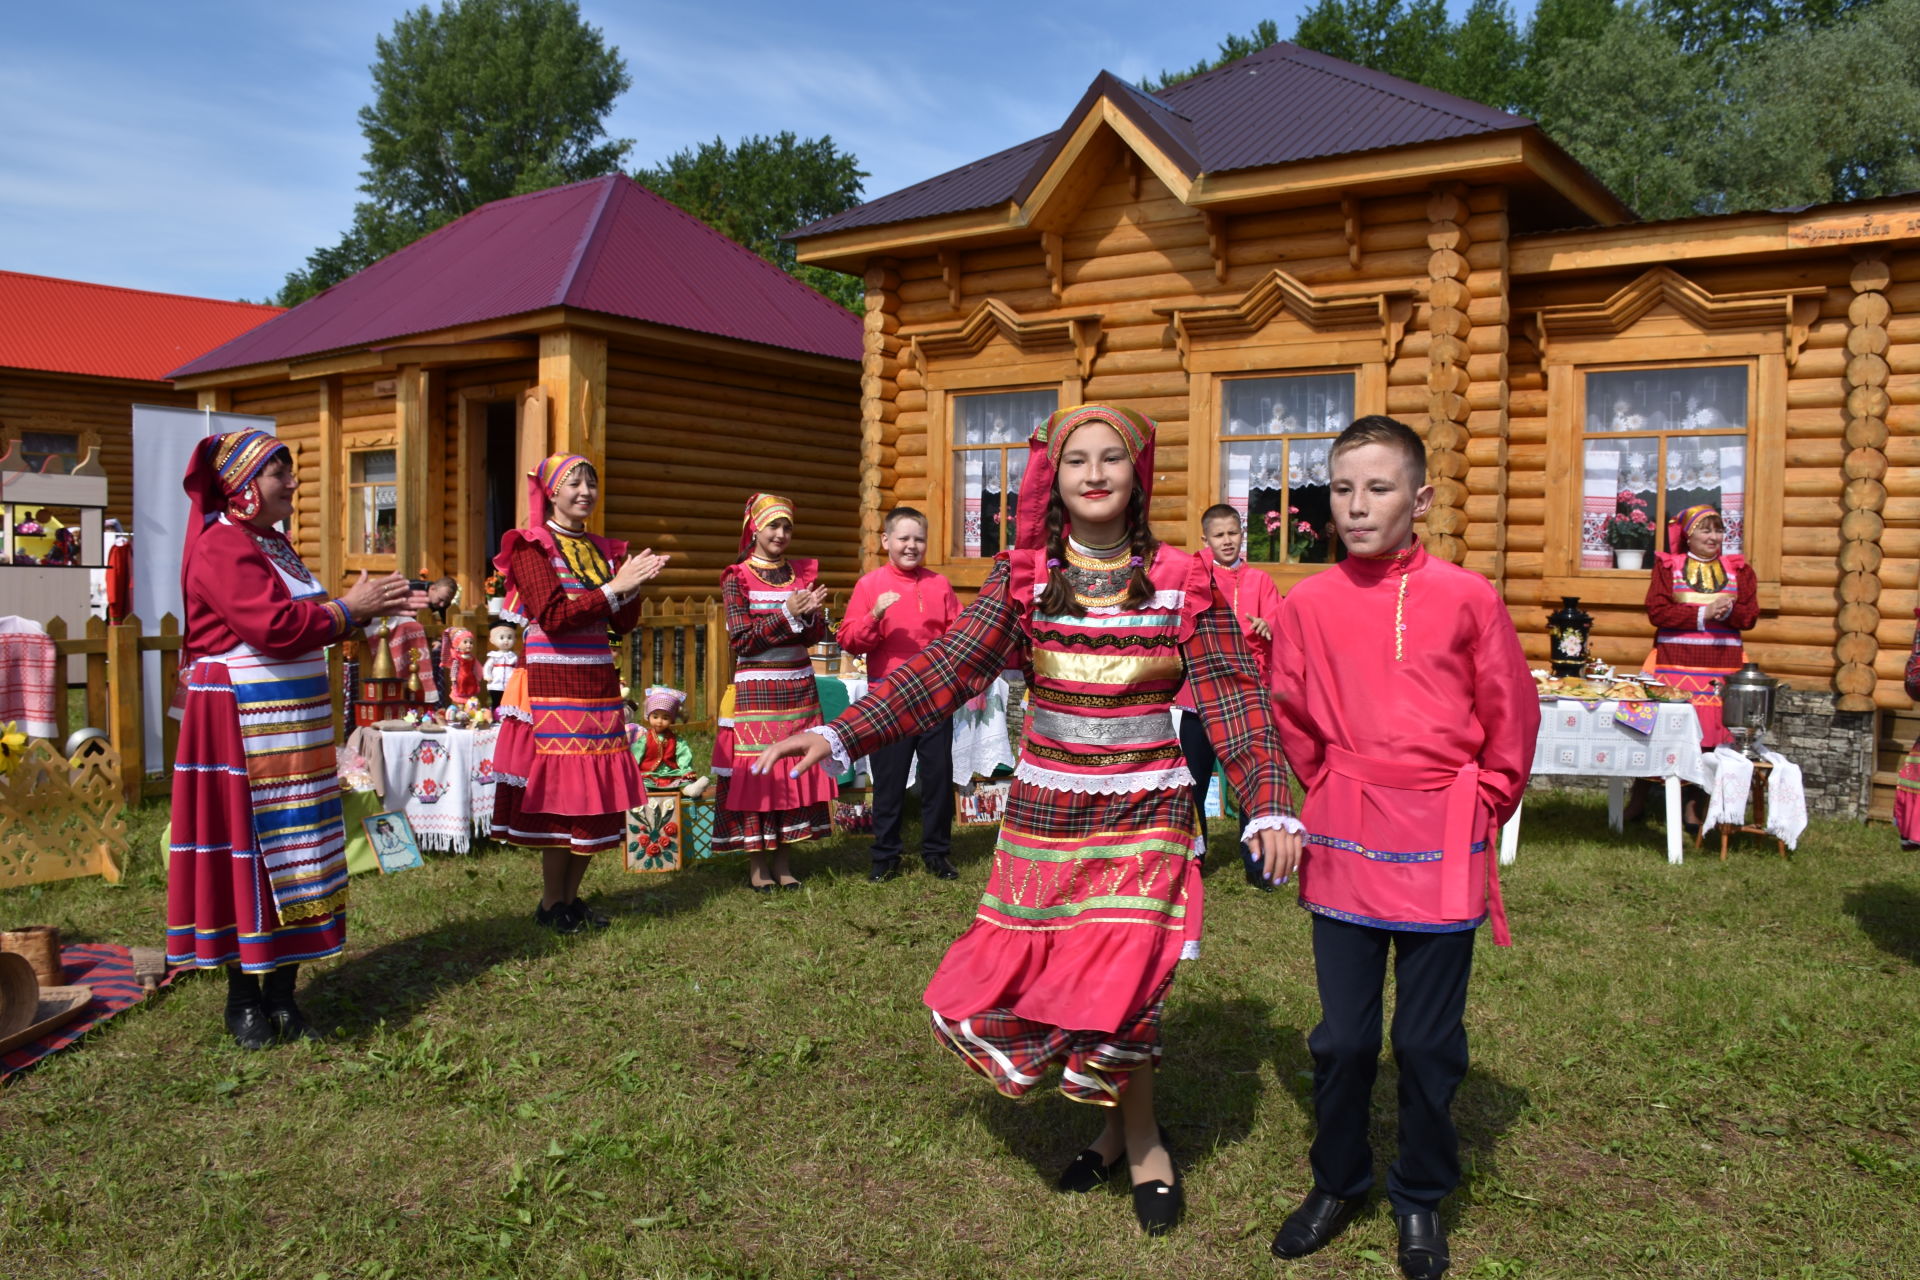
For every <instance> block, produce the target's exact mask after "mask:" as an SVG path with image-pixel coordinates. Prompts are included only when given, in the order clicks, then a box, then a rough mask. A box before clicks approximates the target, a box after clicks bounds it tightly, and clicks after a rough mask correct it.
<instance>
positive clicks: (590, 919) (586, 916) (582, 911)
mask: <svg viewBox="0 0 1920 1280" xmlns="http://www.w3.org/2000/svg"><path fill="white" fill-rule="evenodd" d="M567 906H568V907H569V908H571V909H572V911H573V914H574V915H575V916H576V917H578V918H579V921H580V925H581V927H582V928H585V929H611V928H612V927H613V921H611V920H609V919H607V917H606V915H605V914H603V913H602V912H599V911H596V910H594V909H593V908H592V907H590V906H588V905H587V900H586V899H585V898H575V899H574V900H573V901H572V902H569V903H568V904H567Z"/></svg>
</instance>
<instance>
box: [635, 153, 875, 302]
mask: <svg viewBox="0 0 1920 1280" xmlns="http://www.w3.org/2000/svg"><path fill="white" fill-rule="evenodd" d="M633 176H634V180H635V181H637V182H639V183H640V184H641V185H642V186H645V187H647V188H648V189H649V190H651V191H653V192H655V193H656V194H658V195H660V196H663V197H665V198H666V199H668V200H671V201H673V203H675V204H677V205H679V206H680V207H681V208H682V209H685V210H686V211H687V212H688V213H690V214H692V215H693V216H694V217H696V218H698V219H700V221H702V222H704V223H706V224H707V225H708V226H710V227H712V228H714V229H715V230H716V231H718V232H720V233H721V234H722V235H724V236H726V237H727V238H728V239H731V240H733V241H735V242H737V243H739V244H742V245H745V246H746V247H747V248H749V249H751V250H753V251H754V252H755V253H757V254H759V255H760V256H761V257H763V258H765V259H766V260H767V261H769V262H771V263H773V264H774V265H775V266H777V267H779V268H780V269H781V270H783V271H786V272H788V273H789V274H791V275H793V276H794V277H796V278H797V279H799V280H800V281H802V282H803V283H805V284H807V285H810V286H811V287H813V288H814V289H817V290H819V291H820V292H821V293H823V294H825V295H826V296H827V297H829V298H831V299H833V300H834V301H835V302H837V303H839V304H840V305H841V306H843V307H846V308H847V309H848V310H850V311H855V312H859V311H862V310H864V309H865V286H864V285H863V284H862V282H861V281H859V280H857V279H855V278H854V277H852V276H849V275H845V274H843V273H841V272H838V271H829V270H826V269H825V268H822V267H814V266H807V265H803V264H801V263H800V262H798V261H797V260H796V259H795V256H794V248H793V244H792V243H791V242H790V241H788V240H785V239H783V238H782V237H784V236H785V235H786V234H787V233H788V232H790V231H795V230H798V229H799V228H801V227H804V226H806V225H807V224H808V223H811V222H817V221H819V220H820V219H821V218H825V217H830V216H832V215H833V214H836V213H843V212H845V211H846V210H848V209H851V208H853V206H854V205H856V204H859V203H860V192H861V179H863V178H865V177H866V176H867V174H866V172H865V171H864V170H862V169H861V168H860V162H859V161H858V160H857V159H855V158H854V157H853V156H852V155H850V154H849V153H847V152H844V151H841V150H839V149H838V148H836V147H835V146H834V142H833V139H832V138H831V137H827V136H822V137H819V138H799V137H796V136H795V135H794V134H792V133H780V134H776V135H774V136H773V137H771V138H769V137H764V136H762V135H760V134H755V135H753V136H752V137H750V138H742V139H741V140H740V143H739V145H738V146H735V147H728V146H727V144H726V143H725V142H723V141H721V140H720V139H719V138H715V139H714V140H713V141H712V142H703V143H701V144H700V145H699V146H697V147H691V148H686V149H683V150H680V151H677V152H675V153H674V154H673V155H671V156H669V157H667V159H666V161H665V162H664V163H662V164H659V165H656V166H655V167H653V168H651V169H641V170H639V171H638V172H636V173H635V174H634V175H633Z"/></svg>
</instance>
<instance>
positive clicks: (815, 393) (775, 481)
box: [172, 176, 861, 609]
mask: <svg viewBox="0 0 1920 1280" xmlns="http://www.w3.org/2000/svg"><path fill="white" fill-rule="evenodd" d="M860 355H861V330H860V321H859V319H858V318H857V317H855V316H854V315H852V314H851V313H849V312H848V311H847V310H845V309H844V308H842V307H840V306H837V305H835V304H834V303H832V302H830V301H828V300H827V299H826V298H824V297H822V296H821V295H820V294H818V293H816V292H814V291H813V290H811V289H809V288H807V287H806V286H805V285H802V284H801V283H799V282H798V281H797V280H795V279H794V278H793V277H792V276H790V275H788V274H787V273H786V272H784V271H781V270H780V269H779V268H777V267H775V266H773V265H772V264H770V263H768V262H766V261H764V260H762V259H761V258H759V257H757V256H756V255H754V254H753V253H751V252H749V251H748V250H746V249H744V248H742V247H740V246H739V245H737V244H735V243H734V242H733V241H731V240H728V239H727V238H726V237H724V236H722V235H721V234H720V233H718V232H716V231H714V230H713V229H712V228H710V227H708V226H707V225H706V224H704V223H702V222H700V221H699V220H697V219H695V218H693V217H692V216H691V215H689V214H686V213H684V212H682V211H681V210H680V209H678V208H676V207H675V206H673V205H672V204H669V203H668V202H667V201H665V200H663V199H661V198H660V197H658V196H656V195H654V194H653V193H652V192H650V191H648V190H646V189H645V188H644V187H641V186H640V185H639V184H637V183H635V182H633V181H632V180H631V179H628V178H625V177H620V176H612V177H604V178H596V179H591V180H588V181H585V182H578V183H573V184H570V185H567V186H563V187H555V188H552V189H550V190H546V191H538V192H533V193H531V194H528V195H522V196H515V197H512V198H510V199H505V200H499V201H495V202H493V203H491V204H488V205H484V206H482V207H481V208H479V209H476V210H474V211H473V212H472V213H469V214H467V215H466V216H464V217H462V218H460V219H459V220H457V221H455V222H452V223H450V224H448V225H447V226H445V227H442V228H441V229H440V230H438V231H435V232H433V233H432V234H430V235H427V236H425V237H423V238H422V239H420V240H419V241H416V242H415V243H414V244H412V245H410V246H408V247H407V248H405V249H402V250H400V251H399V252H398V253H395V254H393V255H391V256H390V257H387V258H384V259H382V260H381V261H379V262H377V263H375V264H373V265H372V266H370V267H367V268H366V269H365V270H363V271H360V272H359V273H357V274H356V275H354V276H351V277H349V278H348V279H346V280H344V281H342V282H341V283H339V284H337V285H334V286H333V287H332V288H330V289H328V290H326V291H325V292H323V293H321V294H318V295H316V296H315V297H313V298H310V299H309V300H307V301H306V302H304V303H302V304H301V305H299V306H298V307H295V308H293V309H292V310H291V311H288V312H286V313H285V314H284V315H281V316H278V317H276V318H275V319H273V320H271V321H269V322H268V323H266V324H264V325H261V326H260V327H259V328H257V329H254V330H253V331H251V332H249V333H247V334H245V335H242V336H241V337H239V338H236V339H235V340H234V341H232V342H229V343H226V344H225V345H223V346H221V347H219V348H217V349H215V350H212V351H209V352H207V353H206V354H205V355H203V356H201V357H200V358H198V359H195V360H193V361H191V362H188V363H185V364H183V365H181V366H180V367H178V368H176V369H175V370H174V371H173V375H172V376H173V378H174V383H175V385H176V386H177V387H179V388H180V389H181V390H182V391H184V392H187V393H189V394H190V395H193V396H195V397H197V403H198V404H199V405H201V406H202V407H205V408H213V409H219V410H224V411H231V412H235V413H249V414H260V415H265V416H268V417H272V418H273V419H275V420H276V422H277V423H278V428H277V430H278V434H279V435H280V437H281V438H282V439H284V440H285V441H287V443H288V445H289V446H290V447H291V448H292V450H293V452H294V455H295V460H296V464H297V466H298V468H299V475H300V489H299V491H298V493H297V495H296V511H295V516H294V528H293V529H292V530H291V536H292V537H293V539H294V541H295V543H296V545H297V546H298V547H299V550H300V553H301V555H302V556H303V557H304V558H305V559H306V560H307V562H308V563H309V564H311V565H313V566H315V568H316V569H317V571H318V572H319V573H320V574H321V575H322V579H323V581H326V582H328V583H336V584H337V583H339V582H341V581H342V580H343V579H345V578H346V577H348V576H349V575H351V574H353V573H355V572H357V571H358V570H361V569H366V570H370V571H389V570H394V569H399V570H401V571H403V572H406V573H408V574H415V573H418V574H420V575H422V576H425V577H428V578H437V577H440V576H442V575H450V576H452V577H454V578H455V579H456V580H457V581H458V582H459V584H460V589H461V598H462V600H463V601H465V602H466V603H465V605H464V606H463V607H464V608H467V609H475V608H478V607H479V604H480V602H481V601H482V599H483V596H484V581H485V578H486V576H487V575H488V574H489V573H491V572H492V570H491V568H490V566H489V564H488V562H489V560H490V559H491V557H492V556H493V555H494V553H495V552H496V551H497V550H498V549H499V546H500V539H501V535H502V534H503V533H504V532H505V531H506V530H507V529H508V528H511V527H513V526H514V525H516V524H518V523H520V522H521V521H522V520H523V519H524V518H525V510H526V495H525V485H524V480H523V479H522V477H523V476H524V475H525V474H526V473H527V472H529V471H530V470H531V469H532V468H533V466H534V465H535V464H537V463H538V462H539V460H540V459H541V458H543V457H545V456H546V455H547V454H548V453H551V452H555V451H567V452H572V453H578V454H581V455H583V456H585V457H587V458H589V459H591V460H592V461H593V462H594V464H595V465H596V467H597V468H598V470H599V471H600V475H601V480H602V490H601V491H602V498H601V504H600V507H599V509H598V510H597V511H596V512H595V513H594V521H593V523H594V528H595V531H596V532H601V533H605V534H607V535H609V536H612V537H617V538H624V539H626V540H628V541H629V542H631V543H632V544H633V545H634V547H635V548H636V549H637V548H640V547H651V548H653V549H654V550H656V551H661V552H665V553H668V554H670V555H671V556H672V557H673V559H672V562H671V564H670V565H669V567H668V568H667V570H666V571H665V573H664V574H663V575H662V577H661V579H660V580H659V581H660V582H661V583H662V585H663V586H664V587H665V588H666V589H668V590H669V591H674V592H688V591H691V592H698V593H701V594H706V593H709V592H713V591H714V590H715V588H716V584H717V579H718V576H719V572H720V569H721V567H722V566H723V565H725V564H727V563H729V562H730V561H732V560H733V558H734V556H735V554H736V552H737V549H738V542H739V535H740V522H741V515H742V510H743V507H744V504H745V500H746V498H747V496H748V494H750V493H751V492H753V491H754V490H756V489H770V490H773V491H776V492H780V493H784V494H787V495H788V496H790V497H792V498H793V499H794V502H795V504H796V510H797V515H798V518H799V526H800V527H799V530H798V532H797V535H796V539H795V543H794V550H795V553H796V554H799V555H817V556H818V557H819V559H820V561H821V569H822V573H823V576H824V578H825V580H826V581H827V582H829V583H830V584H832V585H834V586H836V587H848V586H851V585H852V583H853V580H854V578H855V577H856V576H857V575H858V571H859V520H860V511H859V492H858V477H859V441H860V427H859V421H860V419H859V394H860V390H859V386H860V365H859V360H860Z"/></svg>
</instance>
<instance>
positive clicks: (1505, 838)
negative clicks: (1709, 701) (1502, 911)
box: [1500, 698, 1710, 866]
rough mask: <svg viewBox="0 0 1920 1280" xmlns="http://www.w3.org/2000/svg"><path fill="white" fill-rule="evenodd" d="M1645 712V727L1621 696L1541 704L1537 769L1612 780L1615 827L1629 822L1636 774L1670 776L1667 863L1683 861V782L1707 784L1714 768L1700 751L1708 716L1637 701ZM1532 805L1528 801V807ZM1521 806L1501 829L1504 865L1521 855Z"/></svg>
mask: <svg viewBox="0 0 1920 1280" xmlns="http://www.w3.org/2000/svg"><path fill="white" fill-rule="evenodd" d="M1635 707H1637V708H1638V709H1639V713H1640V714H1641V715H1642V716H1644V715H1645V714H1646V712H1648V711H1651V712H1652V723H1651V724H1650V725H1644V726H1643V727H1644V729H1645V731H1644V732H1643V731H1642V730H1641V729H1633V728H1629V727H1627V725H1625V724H1622V723H1621V722H1620V718H1619V716H1618V715H1617V714H1616V713H1618V712H1619V711H1620V703H1618V702H1610V701H1609V702H1592V703H1588V702H1575V701H1573V700H1572V699H1570V698H1562V699H1560V700H1559V701H1557V702H1549V703H1546V704H1544V705H1543V706H1542V707H1541V708H1540V736H1539V738H1537V739H1536V740H1535V741H1534V744H1533V773H1534V776H1535V777H1540V776H1543V775H1545V776H1552V775H1559V776H1563V777H1565V776H1572V777H1581V778H1605V779H1606V780H1607V782H1608V787H1607V821H1608V823H1609V825H1611V826H1612V827H1613V829H1614V830H1616V831H1618V830H1621V829H1622V827H1623V825H1624V823H1623V820H1622V816H1621V815H1622V811H1623V810H1624V808H1625V803H1626V792H1627V783H1628V782H1630V781H1631V780H1633V779H1635V778H1661V779H1664V780H1665V782H1666V792H1667V795H1666V801H1667V861H1668V862H1672V863H1678V862H1680V861H1681V859H1682V857H1683V856H1684V855H1683V854H1682V851H1681V846H1682V842H1683V841H1682V837H1683V833H1682V831H1681V829H1680V784H1681V783H1682V782H1691V783H1693V784H1695V785H1696V786H1706V785H1708V783H1709V781H1710V774H1709V771H1708V769H1707V767H1706V766H1705V765H1704V764H1703V762H1702V759H1701V756H1702V752H1701V750H1700V717H1699V716H1697V715H1695V714H1694V710H1693V704H1691V703H1687V702H1654V703H1641V704H1630V710H1631V709H1633V708H1635ZM1523 807H1524V806H1523ZM1519 845H1520V810H1515V811H1514V815H1513V817H1512V818H1510V819H1508V821H1507V825H1506V826H1505V827H1504V828H1503V829H1502V830H1501V833H1500V863H1501V865H1502V866H1506V865H1508V864H1510V863H1512V862H1513V860H1514V859H1515V857H1517V856H1518V853H1519Z"/></svg>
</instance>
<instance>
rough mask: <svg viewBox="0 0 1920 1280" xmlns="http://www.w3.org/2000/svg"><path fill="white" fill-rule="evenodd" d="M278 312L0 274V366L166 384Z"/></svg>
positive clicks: (213, 300) (218, 301)
mask: <svg viewBox="0 0 1920 1280" xmlns="http://www.w3.org/2000/svg"><path fill="white" fill-rule="evenodd" d="M279 314H280V308H279V307H263V306H259V305H257V304H255V303H251V302H226V301H223V300H221V299H219V298H187V297H182V296H181V295H179V294H177V293H149V292H147V291H146V290H144V289H120V288H116V287H115V286H113V285H107V284H88V283H86V282H85V281H81V280H56V279H54V278H53V277H51V276H30V275H25V274H22V273H21V272H18V271H0V367H4V368H8V369H33V370H36V371H39V372H43V373H79V374H86V375H89V376H91V377H96V378H135V379H139V380H140V381H143V382H163V381H165V380H166V377H167V372H168V370H170V369H172V368H174V367H175V366H176V365H178V364H179V363H180V362H181V361H183V360H191V359H192V358H193V357H195V356H197V355H199V354H200V353H201V352H203V351H207V350H209V349H210V348H213V347H216V346H218V345H220V344H221V343H223V342H226V341H228V340H229V339H231V338H233V337H235V336H236V335H238V334H241V333H245V332H246V331H247V330H248V329H251V328H253V327H254V326H255V325H257V324H259V323H260V322H261V321H263V320H266V319H268V318H269V317H271V316H277V315H279Z"/></svg>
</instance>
